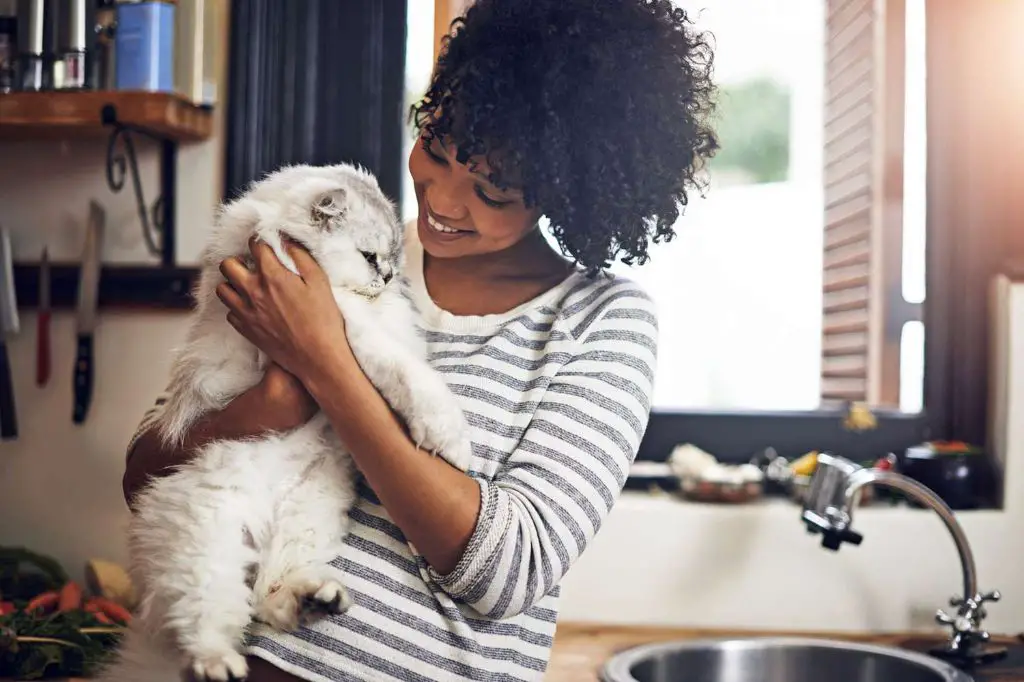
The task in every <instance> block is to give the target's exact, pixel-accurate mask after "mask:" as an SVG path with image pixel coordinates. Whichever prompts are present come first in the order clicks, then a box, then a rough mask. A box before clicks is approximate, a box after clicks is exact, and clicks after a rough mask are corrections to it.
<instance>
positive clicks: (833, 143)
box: [409, 0, 991, 461]
mask: <svg viewBox="0 0 1024 682" xmlns="http://www.w3.org/2000/svg"><path fill="white" fill-rule="evenodd" d="M463 4H464V3H463V2H462V0H436V5H435V6H434V11H435V13H434V18H435V21H434V30H435V33H434V45H436V40H437V37H438V35H439V33H438V31H439V30H444V28H445V27H446V26H447V22H448V19H450V18H451V17H452V16H454V15H455V14H457V13H458V11H459V10H460V8H461V7H462V6H463ZM676 4H677V5H678V6H680V7H682V8H684V9H686V10H687V11H688V13H689V14H690V16H691V17H692V18H693V19H694V20H695V23H696V26H697V28H698V29H701V30H707V31H710V32H711V33H712V34H713V35H714V44H715V46H716V50H715V64H716V67H715V74H716V81H717V82H718V85H719V88H720V97H719V112H718V120H717V126H716V127H717V129H718V131H719V135H720V138H721V140H720V141H721V145H722V149H721V150H720V152H719V153H718V154H717V156H716V157H715V158H714V159H713V160H712V161H711V163H710V164H709V167H708V174H709V179H710V186H709V188H708V190H707V191H706V192H705V193H704V195H703V196H701V195H699V194H698V193H696V192H694V193H692V195H691V201H690V203H689V205H688V206H687V207H686V210H685V212H684V215H683V216H682V217H681V219H680V221H679V224H678V226H677V237H676V238H675V239H674V240H672V241H671V242H668V243H665V244H660V245H658V247H657V248H655V249H652V258H651V261H650V262H648V263H647V264H646V265H644V266H643V267H640V268H636V267H634V268H628V267H626V266H616V267H615V268H614V270H615V271H619V272H623V273H624V274H627V275H628V276H630V277H633V278H636V279H637V280H639V281H640V282H641V283H643V284H644V285H645V287H646V288H647V290H648V291H649V292H650V293H651V294H652V296H653V297H654V298H655V299H656V301H657V303H658V307H659V310H660V321H661V340H660V346H659V347H660V353H659V355H660V357H659V367H658V375H657V387H656V393H655V397H654V404H653V412H652V418H651V423H650V426H649V428H648V432H647V436H646V438H645V441H644V444H643V446H642V448H641V452H640V455H639V457H640V459H650V460H663V459H665V457H666V456H667V455H668V454H669V452H670V450H671V449H672V447H673V446H675V445H677V444H680V443H684V442H689V443H693V444H695V445H698V446H699V447H701V448H703V449H706V450H708V451H709V452H711V453H713V454H715V455H716V456H717V457H719V459H721V460H723V461H746V460H748V459H749V458H750V457H751V456H752V455H753V454H755V453H756V452H758V451H761V450H763V449H764V448H766V447H769V446H770V447H773V448H775V450H777V451H778V452H779V453H780V454H783V455H786V456H797V455H800V454H802V453H804V452H807V451H809V450H814V449H819V450H824V449H828V450H833V451H836V452H837V453H839V454H843V455H844V456H847V457H851V458H855V459H856V458H861V459H869V458H875V457H878V456H881V455H884V454H886V453H888V452H899V451H901V450H903V449H905V448H906V447H907V446H910V445H913V444H916V443H919V442H921V441H923V440H926V439H929V438H936V439H941V438H964V439H968V440H973V442H982V441H983V439H984V437H985V433H984V430H985V425H986V422H985V416H984V408H982V413H981V414H977V413H975V414H971V415H967V414H966V413H967V411H966V410H965V409H964V408H963V405H956V404H953V403H951V402H950V400H949V399H948V398H947V396H950V395H956V394H957V393H960V392H963V391H966V392H967V393H969V394H971V395H974V396H975V397H977V395H978V394H979V392H980V393H984V390H985V389H984V377H981V378H980V379H979V377H978V376H977V374H978V373H977V372H975V373H974V374H973V375H967V374H966V373H961V374H960V375H957V376H954V375H955V374H956V372H955V371H953V370H951V365H952V364H954V363H952V362H951V358H953V357H960V356H961V355H963V354H966V355H965V357H968V356H969V359H970V361H969V363H968V364H970V365H971V366H973V367H974V368H975V369H977V368H978V367H979V366H980V367H982V368H984V364H985V349H984V343H980V344H979V343H978V342H977V341H975V342H972V344H965V343H959V345H958V341H957V339H956V338H955V337H956V334H955V333H954V334H951V333H950V329H951V328H952V327H955V325H954V324H953V321H952V319H951V318H950V314H949V313H950V310H951V309H956V305H951V303H952V302H954V300H955V299H958V297H959V295H960V294H959V293H958V292H957V287H961V286H964V287H968V286H969V287H971V288H970V296H968V298H973V300H974V301H975V302H977V300H978V298H979V296H980V297H981V300H982V301H984V296H985V293H984V290H985V288H986V286H987V283H986V282H987V280H986V277H984V276H981V275H979V274H978V273H977V272H975V273H974V274H972V275H971V276H970V277H967V276H964V277H960V276H959V275H956V274H955V273H949V272H939V273H936V272H926V262H928V263H944V262H946V261H948V260H949V259H950V258H952V257H953V254H955V253H956V247H955V245H956V244H957V242H958V239H959V237H958V238H949V237H948V234H952V232H951V230H953V229H955V228H953V227H950V226H949V224H948V221H942V220H939V221H936V224H937V225H938V227H937V228H934V229H942V230H945V232H942V233H935V234H932V230H933V228H932V227H929V221H928V220H927V216H926V205H927V204H928V203H929V193H928V192H927V191H926V189H927V188H928V187H929V186H931V185H934V183H935V180H934V179H932V180H929V173H927V172H926V168H928V167H929V166H928V164H929V159H928V152H929V150H928V149H927V146H928V145H927V143H926V140H927V139H928V136H927V135H926V129H927V127H926V120H927V119H928V116H929V112H927V111H926V107H925V102H926V100H931V99H932V96H934V93H935V92H936V90H935V89H934V88H935V87H936V86H935V85H934V84H933V85H932V86H929V85H928V82H927V79H926V74H925V71H926V68H925V63H926V40H925V36H926V35H928V34H930V32H931V28H932V27H931V24H936V22H939V23H938V24H936V25H938V26H939V29H942V26H945V25H946V24H948V23H949V20H950V19H951V18H952V14H948V13H947V15H946V16H944V17H940V18H939V19H935V18H932V19H931V20H930V19H929V17H927V16H926V15H925V0H801V2H793V1H792V0H714V1H712V0H676ZM981 4H985V5H989V4H991V3H990V2H989V0H984V2H982V3H981ZM929 9H930V10H931V9H932V8H931V7H929ZM417 11H420V10H417ZM940 11H941V10H940ZM929 21H930V22H931V24H929ZM425 24H427V22H426V21H422V18H421V20H420V25H421V26H423V25H425ZM413 25H414V24H413V23H410V26H413ZM411 39H412V38H410V40H411ZM421 52H423V53H424V54H425V52H426V51H425V50H421ZM411 55H412V51H410V58H411ZM410 63H411V62H410ZM430 63H431V62H428V61H426V57H423V58H422V61H420V62H419V64H420V66H419V72H420V74H421V78H422V84H423V85H425V83H426V78H428V77H429V72H430V71H429V66H430ZM421 87H422V86H421ZM929 87H931V88H933V89H931V90H930V89H929ZM946 87H947V88H948V86H946ZM926 91H927V95H926ZM948 100H949V98H946V100H943V106H944V107H947V108H948V106H947V105H948V104H949V101H948ZM947 127H948V124H947ZM931 139H933V140H935V139H941V138H936V137H935V136H934V135H932V136H931ZM942 144H947V143H946V142H945V140H942ZM409 210H414V207H410V209H409ZM936 236H938V244H937V245H936V244H930V243H929V242H930V241H931V240H933V239H934V238H935V237H936ZM926 281H927V282H928V285H927V286H926ZM936 281H938V282H939V287H938V288H939V289H940V291H939V292H938V294H937V295H938V296H939V299H938V300H931V301H930V300H929V299H928V296H927V295H926V294H929V295H931V294H933V292H932V285H933V284H934V283H935V282H936ZM979 287H980V289H979ZM979 292H980V293H979ZM929 305H931V309H932V313H930V314H926V310H925V309H926V308H928V307H929ZM957 305H958V304H957ZM975 307H976V306H975ZM983 336H984V334H982V337H983ZM926 344H927V346H926ZM968 384H970V385H968ZM954 402H955V401H954ZM854 403H859V404H863V405H866V406H867V407H868V408H869V409H870V410H871V411H872V413H873V415H874V417H875V420H876V426H875V428H873V429H871V430H868V431H858V430H853V429H850V428H848V422H847V421H846V417H847V415H848V410H849V407H850V405H851V404H854ZM939 403H944V404H942V405H939ZM965 415H966V417H965Z"/></svg>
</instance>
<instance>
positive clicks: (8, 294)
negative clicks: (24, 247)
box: [0, 227, 21, 439]
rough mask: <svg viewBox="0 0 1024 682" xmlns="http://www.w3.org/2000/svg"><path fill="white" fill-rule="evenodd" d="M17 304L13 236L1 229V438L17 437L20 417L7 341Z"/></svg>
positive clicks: (15, 321)
mask: <svg viewBox="0 0 1024 682" xmlns="http://www.w3.org/2000/svg"><path fill="white" fill-rule="evenodd" d="M20 329H21V322H20V320H19V319H18V301H17V299H16V296H15V291H14V255H13V254H12V253H11V235H10V234H9V233H8V232H7V230H6V229H4V228H3V227H0V438H3V439H12V438H17V437H18V414H17V410H16V409H15V406H14V382H13V381H12V380H11V362H10V359H9V357H8V355H7V339H8V338H10V337H11V336H13V335H15V334H17V333H18V331H19V330H20Z"/></svg>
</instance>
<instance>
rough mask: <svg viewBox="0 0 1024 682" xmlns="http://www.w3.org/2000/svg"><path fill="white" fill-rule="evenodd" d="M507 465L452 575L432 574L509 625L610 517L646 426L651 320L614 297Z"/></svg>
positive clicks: (485, 496) (634, 301)
mask: <svg viewBox="0 0 1024 682" xmlns="http://www.w3.org/2000/svg"><path fill="white" fill-rule="evenodd" d="M577 338H579V339H580V342H579V345H578V352H577V353H576V354H574V356H573V357H572V359H571V360H569V362H567V363H566V364H565V365H563V366H562V368H561V370H560V371H559V372H558V373H557V374H556V375H555V376H554V378H553V379H552V381H551V383H550V385H549V386H548V388H547V391H546V392H545V394H544V397H543V398H542V400H541V402H540V404H539V405H538V407H537V409H536V412H535V414H534V416H533V418H532V420H531V421H530V423H529V425H528V426H527V428H526V431H525V432H524V434H523V436H522V439H521V440H520V442H519V444H518V447H517V448H516V450H515V451H514V452H513V453H512V455H511V456H510V458H509V460H508V462H507V464H506V465H505V466H504V467H503V468H502V470H501V471H499V472H498V474H497V475H496V477H495V478H494V479H493V480H489V481H488V480H484V479H482V478H477V482H478V484H479V486H480V496H481V509H480V513H479V516H478V519H477V525H476V528H475V530H474V533H473V535H472V537H471V539H470V542H469V544H468V546H467V548H466V550H465V552H464V554H463V556H462V558H461V560H460V561H459V563H458V564H457V566H456V567H455V569H454V570H453V571H452V572H451V573H449V574H447V575H441V574H438V573H437V572H435V571H431V577H432V578H433V579H434V580H435V581H436V582H437V584H438V585H439V586H440V587H441V588H442V589H443V590H445V591H446V592H447V593H448V594H449V595H451V596H452V597H453V598H454V599H456V600H458V601H461V602H463V603H465V604H467V605H469V606H470V607H472V608H473V609H474V610H475V611H477V612H479V613H480V614H482V615H484V616H486V617H489V618H495V619H502V618H509V617H512V616H515V615H517V614H519V613H522V612H523V611H525V610H527V609H529V608H530V607H531V606H533V605H534V604H536V603H537V602H538V601H539V600H540V599H541V598H542V597H544V596H545V595H546V594H548V593H549V592H550V591H551V590H552V589H553V588H555V587H556V586H557V585H558V582H559V581H560V580H561V578H562V576H564V575H565V573H566V571H568V569H569V568H570V566H572V564H573V562H574V561H575V560H576V559H577V558H578V557H579V556H580V555H581V554H582V553H583V551H584V549H585V548H586V547H587V544H588V543H589V542H590V540H591V539H592V538H593V537H594V535H595V534H596V533H597V531H598V529H599V528H600V527H601V524H602V523H603V522H604V519H605V518H606V517H607V515H608V514H609V512H610V511H611V509H612V505H613V504H614V503H615V501H616V500H617V498H618V497H619V494H620V493H621V491H622V488H623V486H624V484H625V481H626V476H627V474H628V471H629V467H630V465H631V464H632V462H633V459H634V458H635V456H636V452H637V449H638V447H639V444H640V440H641V437H642V436H643V433H644V431H645V429H646V427H647V422H648V418H649V414H650V404H651V394H652V392H653V379H654V372H655V362H656V357H657V319H656V317H655V313H654V309H653V305H652V304H651V302H650V300H649V299H648V298H647V297H646V296H644V295H643V294H642V293H641V292H638V291H629V292H625V294H620V295H619V296H618V297H617V298H615V299H614V300H613V301H612V302H610V303H609V304H607V305H605V306H604V309H603V310H598V311H595V313H594V319H593V321H592V322H590V323H589V324H588V325H587V328H586V329H585V330H584V331H583V332H582V333H581V334H580V335H579V336H578V337H577Z"/></svg>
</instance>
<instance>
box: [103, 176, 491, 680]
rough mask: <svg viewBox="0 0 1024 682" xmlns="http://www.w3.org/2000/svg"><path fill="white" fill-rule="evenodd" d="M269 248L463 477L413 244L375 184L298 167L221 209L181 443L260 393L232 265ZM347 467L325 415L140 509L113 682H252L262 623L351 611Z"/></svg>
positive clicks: (206, 451) (182, 378) (230, 447)
mask: <svg viewBox="0 0 1024 682" xmlns="http://www.w3.org/2000/svg"><path fill="white" fill-rule="evenodd" d="M254 234H255V235H257V236H258V238H259V239H261V240H263V241H264V242H266V243H267V244H269V245H270V246H271V247H272V248H273V250H274V253H275V254H277V257H278V259H279V260H280V261H281V262H282V263H283V264H285V266H286V267H288V268H289V269H290V270H292V272H295V265H294V263H293V262H292V260H291V258H290V257H289V256H288V255H287V253H286V252H285V251H284V250H283V248H282V244H281V236H282V234H283V235H287V236H289V237H291V238H293V239H294V240H296V241H297V242H299V243H301V244H303V245H305V246H306V247H307V248H308V249H309V251H310V253H311V254H312V255H313V257H314V258H315V259H316V260H317V262H318V263H319V264H320V265H321V267H322V268H323V269H324V271H325V272H326V274H327V277H328V278H329V280H330V282H331V285H332V288H333V290H334V297H335V300H336V301H337V303H338V306H339V308H340V309H341V311H342V313H343V315H344V318H345V323H346V332H347V334H348V338H349V343H350V344H351V346H352V350H353V352H354V354H355V355H356V357H357V359H358V361H359V363H360V366H361V367H362V368H363V371H364V372H365V373H366V375H367V376H368V377H369V379H370V380H371V381H372V382H373V383H374V385H376V386H377V388H378V390H380V392H381V395H383V396H384V398H385V399H386V400H387V401H388V402H389V403H390V404H391V406H392V407H393V408H394V409H395V410H396V411H397V412H398V413H399V414H400V415H401V416H402V417H403V418H404V420H405V421H406V423H407V425H408V427H409V431H410V433H411V435H412V438H413V439H414V440H415V441H416V442H417V443H418V444H420V445H421V446H422V447H423V448H424V449H426V450H429V451H432V452H435V453H439V454H440V455H441V456H443V457H444V458H445V459H447V460H448V461H449V462H451V463H452V464H453V465H454V466H456V467H458V468H459V469H461V470H463V471H464V470H466V469H467V468H468V465H469V459H470V456H471V451H470V445H469V438H468V434H467V432H466V425H465V421H464V417H463V414H462V411H461V410H460V409H459V406H458V404H457V403H456V401H455V398H454V396H453V395H452V393H451V392H450V391H449V389H448V387H447V386H446V385H445V384H444V382H443V380H442V379H441V378H440V375H438V374H437V373H435V372H434V371H433V370H432V369H431V368H430V367H429V366H428V365H427V363H426V346H425V344H424V342H423V340H422V339H421V337H420V335H419V333H418V331H417V328H416V324H415V318H414V312H413V310H412V308H411V306H410V304H409V302H408V300H407V298H406V297H405V295H404V294H403V291H402V286H403V283H402V281H401V278H400V277H398V276H397V275H398V274H399V273H400V271H401V269H402V264H403V249H402V246H403V234H402V229H401V226H400V224H399V223H398V221H397V220H396V217H395V211H394V207H393V205H392V204H391V203H390V202H389V201H388V200H387V198H386V197H385V196H384V195H383V193H382V192H381V191H380V189H379V188H378V186H377V182H376V180H375V179H374V178H373V176H372V175H370V174H369V173H366V172H364V171H362V170H360V169H358V168H355V167H352V166H349V165H336V166H326V167H314V166H291V167H286V168H284V169H281V170H279V171H277V172H275V173H273V174H271V175H269V176H267V177H266V178H265V179H263V180H261V181H259V182H257V183H254V184H253V185H252V186H251V187H250V188H249V190H248V191H247V192H246V194H245V195H244V196H242V197H240V198H239V199H237V200H236V201H234V202H231V203H229V204H227V205H226V206H224V207H223V209H222V211H221V213H220V215H219V218H218V224H217V227H216V229H215V231H214V234H213V235H212V239H211V241H210V243H209V244H208V246H207V248H206V251H205V254H204V256H203V260H202V273H201V277H200V280H199V283H198V285H197V287H196V304H197V309H196V311H195V317H194V321H193V324H192V327H191V330H190V333H189V335H188V339H187V342H186V344H185V346H184V348H182V349H181V350H180V351H179V352H178V354H177V358H176V361H175V364H174V370H173V377H172V382H171V388H170V394H171V395H170V398H169V400H168V402H167V403H166V405H165V406H164V410H163V413H162V415H161V417H160V420H159V422H158V428H159V433H160V434H161V436H162V437H163V438H164V439H165V441H167V442H180V441H181V439H182V438H183V436H184V434H185V433H186V431H187V430H188V428H189V427H190V426H191V425H192V424H193V423H194V422H195V421H196V420H197V419H198V418H199V417H201V416H202V415H203V414H204V413H206V412H209V411H210V410H216V409H219V408H222V407H223V406H224V405H226V404H227V403H228V402H229V401H230V400H231V399H232V398H234V397H235V396H237V395H238V394H240V393H242V392H243V391H245V390H246V389H248V388H250V387H251V386H253V385H254V384H256V383H257V382H258V381H259V380H260V378H261V376H262V368H263V365H264V362H265V358H264V357H263V356H262V354H261V353H260V352H259V351H258V350H257V349H256V348H255V347H254V346H253V345H252V344H250V343H249V342H248V341H246V340H245V339H244V338H242V337H241V336H240V335H239V334H238V333H237V332H236V331H235V330H234V329H233V328H232V327H231V326H230V325H229V324H228V323H227V321H226V319H225V315H226V309H225V308H224V306H223V304H222V303H221V302H220V300H219V299H218V298H217V297H216V294H215V288H216V286H217V284H218V283H219V282H221V281H223V277H222V276H221V274H220V272H219V269H218V267H219V264H220V262H221V261H222V260H223V259H224V258H226V257H228V256H239V255H245V254H247V253H248V240H249V238H250V236H252V235H254ZM354 475H355V474H354V471H353V468H352V466H351V463H350V460H349V458H348V456H347V455H346V453H345V452H344V451H343V448H342V447H341V446H340V443H339V441H338V439H337V437H336V436H335V434H334V432H333V430H332V429H331V428H330V426H329V424H328V423H327V420H326V418H325V417H324V416H323V415H322V414H319V415H317V416H316V417H314V418H313V419H312V420H311V421H310V422H309V423H308V424H306V425H305V426H303V427H300V428H298V429H297V430H294V431H291V432H287V433H280V434H272V435H266V436H263V437H259V438H252V439H248V440H242V441H219V442H214V443H212V444H210V445H207V446H206V447H205V448H203V449H202V450H201V451H200V452H199V453H198V456H196V457H195V459H194V460H193V461H191V462H190V463H188V464H185V465H183V466H181V467H180V468H179V470H178V471H176V472H175V473H173V474H171V475H169V476H166V477H163V478H158V479H154V480H153V481H152V482H151V483H150V485H149V486H148V487H147V488H146V489H144V490H143V491H142V492H141V493H140V494H139V495H138V497H137V499H136V503H135V513H134V514H133V516H132V520H131V522H130V527H129V549H130V555H131V573H132V576H133V579H134V580H135V581H136V584H137V587H138V588H139V590H140V593H141V595H142V602H141V607H140V609H139V613H138V614H137V616H136V618H135V621H134V623H133V624H132V626H131V628H130V629H129V631H128V632H127V633H126V635H125V638H124V640H123V642H122V644H121V646H120V647H119V651H118V654H117V657H116V659H115V660H114V662H113V663H112V664H111V665H110V666H109V667H108V668H107V670H106V671H104V673H103V674H102V675H101V679H103V680H107V681H109V682H114V681H116V682H128V681H129V680H131V681H132V682H147V681H152V682H171V681H172V680H177V679H179V675H180V674H181V673H182V672H186V673H187V674H188V675H191V676H192V677H193V678H195V679H198V680H206V681H211V682H212V681H218V680H219V681H224V680H229V679H242V678H244V677H245V676H246V674H247V667H246V661H245V658H244V657H243V656H242V654H241V653H240V649H241V644H242V642H243V638H244V634H245V630H246V628H247V626H248V625H249V623H250V622H251V620H252V619H253V618H255V619H258V620H261V621H263V622H266V623H268V624H270V625H272V626H274V627H276V628H279V629H282V630H289V629H293V628H295V627H297V625H298V624H299V623H300V622H306V621H307V620H308V619H311V618H315V617H317V616H318V615H321V614H323V613H341V612H343V611H345V610H346V609H347V608H348V607H349V605H350V603H351V602H350V600H349V597H348V594H347V592H346V590H345V587H344V586H343V585H341V584H339V583H338V582H337V581H336V579H335V578H334V576H336V575H337V572H336V571H334V570H331V569H329V567H328V566H327V564H328V562H329V561H331V560H332V559H333V558H335V557H336V556H337V555H338V554H339V551H340V548H341V545H342V541H343V540H344V538H345V535H346V533H347V527H348V511H349V508H350V506H351V505H352V503H353V501H354V497H355V492H354V480H353V479H354Z"/></svg>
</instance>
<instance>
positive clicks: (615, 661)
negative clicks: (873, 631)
mask: <svg viewBox="0 0 1024 682" xmlns="http://www.w3.org/2000/svg"><path fill="white" fill-rule="evenodd" d="M601 679H602V680H603V682H973V679H974V678H972V677H971V676H970V675H967V674H966V673H964V672H963V671H961V670H959V669H958V668H955V667H953V666H952V665H950V664H948V663H945V662H943V661H941V660H939V659H937V658H934V657H932V656H927V655H924V654H918V653H914V652H911V651H904V650H902V649H897V648H895V647H885V646H875V645H871V644H859V643H854V642H840V641H834V640H828V639H814V638H751V639H714V640H699V641H683V642H669V643H666V644H651V645H646V646H640V647H636V648H634V649H630V650H628V651H624V652H622V653H620V654H618V655H616V656H615V657H613V658H612V659H610V660H609V661H608V663H607V664H606V665H605V666H604V669H603V670H602V671H601Z"/></svg>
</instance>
